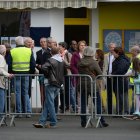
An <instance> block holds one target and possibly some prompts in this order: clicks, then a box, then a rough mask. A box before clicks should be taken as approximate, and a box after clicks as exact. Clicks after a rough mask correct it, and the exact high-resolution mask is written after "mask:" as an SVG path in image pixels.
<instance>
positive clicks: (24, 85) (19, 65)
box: [9, 36, 35, 117]
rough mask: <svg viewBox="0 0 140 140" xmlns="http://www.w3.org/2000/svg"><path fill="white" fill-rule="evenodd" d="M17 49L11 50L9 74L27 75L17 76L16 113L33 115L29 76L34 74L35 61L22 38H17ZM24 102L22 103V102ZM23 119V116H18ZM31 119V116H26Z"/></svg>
mask: <svg viewBox="0 0 140 140" xmlns="http://www.w3.org/2000/svg"><path fill="white" fill-rule="evenodd" d="M15 42H16V48H13V49H12V50H10V61H11V62H10V65H9V72H11V73H14V74H25V76H15V80H14V81H15V94H16V113H31V106H30V101H29V95H28V88H29V76H27V75H26V74H30V73H34V71H35V59H34V56H33V53H32V51H31V48H27V47H26V46H25V45H24V39H23V37H22V36H18V37H16V38H15ZM21 100H22V102H21ZM17 117H21V115H20V114H19V115H17ZM26 117H30V115H29V114H28V115H26Z"/></svg>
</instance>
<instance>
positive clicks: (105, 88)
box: [95, 75, 135, 127]
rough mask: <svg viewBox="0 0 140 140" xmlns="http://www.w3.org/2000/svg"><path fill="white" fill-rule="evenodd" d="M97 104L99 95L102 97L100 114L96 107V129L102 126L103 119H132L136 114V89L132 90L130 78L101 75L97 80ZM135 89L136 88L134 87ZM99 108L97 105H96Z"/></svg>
mask: <svg viewBox="0 0 140 140" xmlns="http://www.w3.org/2000/svg"><path fill="white" fill-rule="evenodd" d="M95 85H96V86H95V87H100V88H99V89H97V88H95V100H96V101H95V103H97V94H98V93H99V94H100V97H101V108H100V110H101V111H100V112H97V108H96V107H95V118H97V119H98V121H97V124H96V127H98V126H99V125H100V119H101V117H103V116H104V117H116V118H119V117H124V118H125V117H126V118H127V117H131V116H132V115H133V113H134V111H135V110H134V106H135V100H134V95H133V94H132V92H134V89H133V91H132V89H130V85H129V77H128V76H123V75H99V76H97V77H96V79H95ZM133 88H134V87H133ZM96 106H97V104H96Z"/></svg>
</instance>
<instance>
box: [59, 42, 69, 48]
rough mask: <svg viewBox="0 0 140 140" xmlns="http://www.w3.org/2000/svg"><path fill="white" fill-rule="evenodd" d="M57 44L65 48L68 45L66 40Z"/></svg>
mask: <svg viewBox="0 0 140 140" xmlns="http://www.w3.org/2000/svg"><path fill="white" fill-rule="evenodd" d="M58 45H60V46H62V47H63V48H65V49H67V46H68V45H67V43H66V42H59V43H58Z"/></svg>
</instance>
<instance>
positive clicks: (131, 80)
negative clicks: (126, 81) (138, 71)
mask: <svg viewBox="0 0 140 140" xmlns="http://www.w3.org/2000/svg"><path fill="white" fill-rule="evenodd" d="M136 57H137V58H139V59H140V54H138V55H137V56H136ZM129 70H133V63H132V62H131V65H130V67H129ZM130 84H134V78H132V77H130Z"/></svg>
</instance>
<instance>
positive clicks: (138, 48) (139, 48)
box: [130, 45, 140, 53]
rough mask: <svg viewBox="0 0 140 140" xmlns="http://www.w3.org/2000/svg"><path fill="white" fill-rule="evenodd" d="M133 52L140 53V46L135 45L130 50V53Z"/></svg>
mask: <svg viewBox="0 0 140 140" xmlns="http://www.w3.org/2000/svg"><path fill="white" fill-rule="evenodd" d="M132 50H134V51H137V53H140V47H139V45H134V46H133V47H132V48H131V49H130V51H132Z"/></svg>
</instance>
